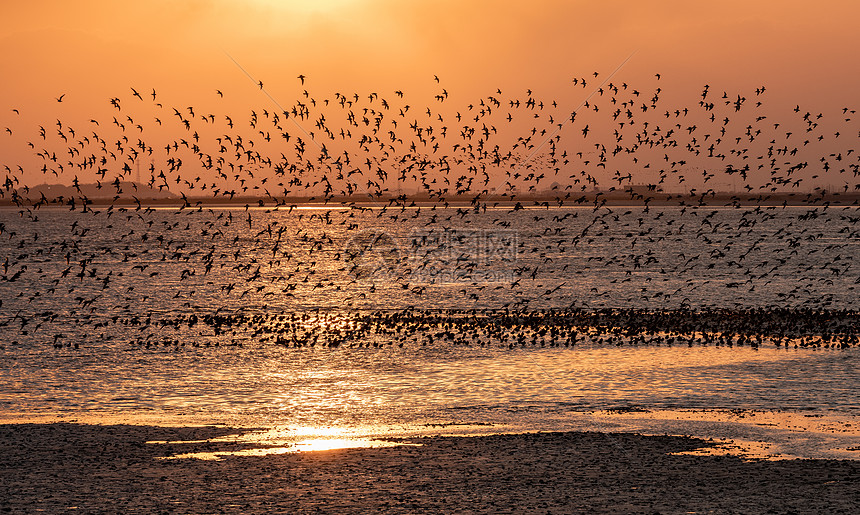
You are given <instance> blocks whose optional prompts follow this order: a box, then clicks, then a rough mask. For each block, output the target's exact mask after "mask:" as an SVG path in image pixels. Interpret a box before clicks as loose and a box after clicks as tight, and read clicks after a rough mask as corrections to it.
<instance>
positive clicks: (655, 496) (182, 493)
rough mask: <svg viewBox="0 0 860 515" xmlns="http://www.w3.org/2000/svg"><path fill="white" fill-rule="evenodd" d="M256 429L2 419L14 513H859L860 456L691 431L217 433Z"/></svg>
mask: <svg viewBox="0 0 860 515" xmlns="http://www.w3.org/2000/svg"><path fill="white" fill-rule="evenodd" d="M244 431H248V430H247V429H235V428H226V427H214V426H211V427H154V426H131V425H88V424H75V423H51V424H7V425H0V492H2V495H0V510H2V511H3V512H13V513H33V512H36V511H42V512H48V513H56V512H68V511H77V512H81V513H279V512H282V513H319V512H322V513H326V512H330V513H583V512H589V513H594V512H605V513H689V512H697V513H764V512H770V513H791V512H794V513H852V512H855V513H856V509H857V504H856V501H857V499H860V461H854V460H782V461H744V460H742V459H740V458H738V457H735V456H693V455H676V454H673V453H678V452H685V451H692V450H695V449H700V448H702V447H707V446H709V445H712V444H711V443H709V442H707V441H705V440H700V439H695V438H688V437H677V436H641V435H637V434H630V433H593V432H557V433H526V434H503V435H489V436H475V437H445V436H438V437H424V438H410V439H407V440H402V441H399V442H401V443H409V444H420V445H400V446H392V447H381V448H352V449H333V450H327V451H314V452H298V453H292V452H285V453H282V454H277V453H276V454H269V455H264V456H247V455H231V454H229V453H230V452H235V451H241V450H243V449H245V450H247V449H248V448H250V447H259V445H256V446H254V445H250V444H248V443H239V442H230V441H224V442H222V441H212V440H211V439H213V438H217V437H219V436H225V435H231V434H237V433H242V432H244ZM153 442H155V443H153ZM170 442H172V443H170ZM176 442H182V443H176ZM213 452H219V453H225V454H221V455H220V459H217V460H201V459H194V458H180V459H161V458H166V457H171V456H177V455H184V454H189V453H213Z"/></svg>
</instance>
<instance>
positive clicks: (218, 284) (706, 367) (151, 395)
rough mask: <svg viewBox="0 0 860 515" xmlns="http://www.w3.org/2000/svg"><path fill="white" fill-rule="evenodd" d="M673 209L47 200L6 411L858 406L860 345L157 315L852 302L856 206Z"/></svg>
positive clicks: (338, 419)
mask: <svg viewBox="0 0 860 515" xmlns="http://www.w3.org/2000/svg"><path fill="white" fill-rule="evenodd" d="M665 211H666V212H665V214H664V215H661V216H660V217H656V216H655V214H654V213H649V214H648V216H643V211H642V208H612V210H610V214H606V213H605V212H597V211H595V210H593V209H549V210H544V209H540V210H538V209H535V210H525V211H524V212H525V213H526V215H523V212H519V213H512V212H511V211H510V210H509V209H496V210H492V209H491V210H487V211H486V212H484V213H481V214H473V215H471V216H469V217H458V215H457V211H456V210H454V209H450V210H443V209H439V210H433V211H431V210H430V209H424V210H417V209H411V210H402V211H401V210H393V211H391V212H387V213H385V214H383V215H382V216H380V215H379V213H378V212H377V213H368V212H363V211H362V212H358V213H356V212H352V211H347V210H343V211H337V210H334V211H331V212H329V211H327V210H313V209H302V210H293V211H292V212H286V211H285V210H284V211H278V212H267V211H264V210H251V212H252V222H251V223H250V224H249V223H248V222H246V221H244V220H245V218H247V216H248V215H247V214H246V212H245V211H244V210H242V209H224V210H215V211H211V212H210V211H201V212H193V213H192V212H188V211H187V210H186V211H182V212H177V211H176V210H155V211H149V212H145V213H136V212H133V211H128V212H126V213H114V214H113V216H111V217H107V215H106V214H105V213H97V214H91V213H88V214H81V213H68V212H64V211H60V210H43V211H42V212H39V213H38V219H37V220H36V221H33V220H28V219H26V217H21V216H19V215H18V213H16V212H15V211H12V210H6V211H3V212H2V217H3V224H4V233H3V235H2V236H0V240H2V245H3V246H2V251H3V253H4V255H5V256H4V257H8V258H9V259H8V262H9V264H10V265H9V269H8V270H7V272H6V276H5V277H7V279H8V278H10V277H11V276H12V275H13V274H15V273H16V272H18V271H20V272H21V273H20V274H18V277H16V278H15V280H14V281H10V280H6V281H3V282H0V299H2V302H3V303H2V308H0V319H2V326H0V337H2V348H0V356H1V357H2V363H0V380H2V386H3V387H2V389H0V412H2V416H3V418H4V419H20V418H26V417H38V416H64V417H68V418H73V417H96V418H97V417H98V416H102V417H112V418H113V419H117V418H119V419H123V417H126V418H127V419H128V420H136V419H137V420H142V419H146V418H150V419H158V420H162V421H170V420H175V421H185V422H187V421H197V422H199V423H225V424H241V425H246V426H258V427H270V426H273V425H284V426H291V427H309V426H310V427H328V426H339V427H360V426H366V425H377V426H382V425H388V426H392V425H416V424H428V423H431V424H441V423H480V424H499V425H506V426H510V427H514V428H517V427H519V428H529V429H554V428H561V427H565V424H566V423H567V422H566V421H567V420H568V418H569V417H570V416H572V414H575V413H580V412H583V411H588V410H605V409H613V408H629V407H632V406H641V407H646V408H649V409H752V410H795V411H811V412H826V413H837V414H840V413H841V414H845V415H846V416H848V415H858V414H860V404H858V399H860V395H858V394H860V388H858V386H857V384H858V382H857V380H856V378H857V377H858V366H857V364H858V358H860V356H859V355H858V348H856V347H852V348H847V349H840V350H836V349H835V348H833V349H829V348H799V349H795V348H786V347H776V346H773V345H768V344H764V345H762V346H760V347H758V348H752V347H749V346H743V347H737V346H735V347H731V348H729V347H725V346H714V345H701V344H699V343H696V344H695V345H692V346H688V345H686V344H684V345H674V346H665V345H661V346H657V345H650V346H649V345H645V346H638V345H631V344H630V342H629V341H627V342H626V344H624V345H620V346H619V345H610V344H605V343H599V342H597V341H596V340H594V341H592V340H585V341H582V342H580V344H579V345H577V346H575V347H570V348H568V347H552V348H550V347H546V348H543V347H537V346H531V347H529V346H527V347H518V348H514V349H510V348H509V347H508V346H506V345H497V344H496V343H497V342H492V343H493V345H492V346H486V347H483V346H476V345H469V346H467V345H451V344H449V343H447V342H446V343H442V342H441V341H440V342H438V343H437V344H434V345H429V346H428V345H419V344H418V343H417V342H416V341H412V340H408V341H397V339H396V336H391V335H376V336H371V337H369V339H368V338H366V339H365V341H366V342H367V341H372V342H374V343H375V342H380V343H384V344H385V346H384V347H381V348H376V347H374V346H369V347H363V348H350V347H349V345H347V343H348V342H349V338H350V333H349V329H348V328H345V329H344V332H343V333H342V334H343V338H344V345H342V346H341V347H339V348H321V347H315V348H308V347H304V348H301V349H295V348H287V347H285V346H279V345H273V344H272V343H273V342H271V341H266V340H264V339H262V338H260V337H259V336H255V335H254V333H253V332H252V331H246V332H243V333H242V334H240V335H237V334H231V335H225V334H218V333H217V332H215V333H213V332H212V328H211V327H210V326H205V325H203V324H200V325H194V326H189V327H184V328H182V329H181V330H179V329H175V328H171V327H169V326H164V325H158V323H157V322H158V321H159V320H166V319H170V318H171V317H175V316H179V315H182V316H188V315H190V314H199V316H203V315H206V314H213V313H244V314H248V315H249V316H253V315H254V314H265V315H271V314H278V313H291V314H294V313H298V314H302V313H305V314H307V313H316V310H317V309H320V308H322V309H324V310H326V312H327V313H335V314H336V313H344V314H352V313H368V312H371V311H373V310H383V311H386V312H390V311H392V310H400V309H404V308H407V307H409V306H415V307H418V308H422V309H454V308H456V309H479V310H481V309H487V308H503V307H508V308H518V309H537V308H547V307H553V308H567V307H572V306H575V307H578V308H585V309H597V308H601V307H607V306H608V307H636V308H643V309H676V308H679V307H689V308H692V309H696V308H701V307H723V308H732V309H734V308H746V307H784V306H789V307H811V308H826V309H848V310H853V309H857V307H858V305H857V299H858V296H857V293H856V290H855V288H856V286H855V285H856V284H857V282H858V280H860V269H858V267H857V266H856V265H857V263H856V261H857V259H858V256H860V253H858V252H856V250H855V249H856V245H857V243H858V237H857V234H856V233H855V232H854V231H855V229H854V227H853V224H854V222H853V221H852V219H851V217H853V215H854V211H845V210H843V209H842V208H838V209H836V208H833V209H831V210H830V211H820V210H819V211H820V212H818V213H817V214H816V215H815V216H809V209H807V208H786V209H782V208H780V209H779V210H776V211H767V212H765V213H764V214H761V213H751V212H749V211H746V212H745V211H744V210H737V209H705V208H702V209H699V210H680V209H678V208H666V209H665ZM849 215H850V216H849ZM447 217H452V219H451V220H450V221H447V222H446V224H445V227H447V228H448V229H447V233H446V232H445V231H446V230H443V229H442V228H441V227H440V228H439V229H438V231H440V232H437V233H433V231H435V230H437V229H435V225H434V224H435V223H436V222H435V221H434V220H438V219H439V218H447ZM392 218H396V220H393V219H392ZM705 219H706V220H707V221H706V222H704V221H703V220H705ZM458 220H459V221H458ZM562 220H563V221H562ZM667 220H671V223H667ZM500 221H502V222H505V223H504V224H503V225H502V226H501V227H502V229H500V225H499V223H500ZM276 222H277V223H276ZM248 225H251V226H252V229H251V232H253V233H254V234H256V236H253V237H249V236H248ZM350 226H352V228H350ZM452 227H453V228H455V229H456V230H457V231H459V236H457V235H456V234H455V235H453V236H452V233H451V230H450V229H451V228H452ZM81 228H86V231H85V232H84V233H83V234H81V230H82V229H81ZM280 228H286V229H285V230H283V231H282V232H281V233H280V235H278V230H279V229H280ZM363 230H366V231H375V232H372V233H371V234H373V235H375V237H378V235H380V234H383V235H384V236H385V238H384V239H382V240H374V241H379V242H381V243H380V245H378V246H377V247H376V248H374V249H372V250H373V251H374V252H375V253H372V254H371V255H370V256H369V257H368V258H367V259H365V261H363V262H356V261H355V260H354V259H352V260H350V259H348V258H347V256H348V255H350V252H349V250H350V249H351V248H352V249H353V250H354V249H355V248H358V247H356V245H358V246H359V247H361V245H364V244H366V241H364V243H362V240H357V239H356V234H359V233H361V231H363ZM257 231H259V233H257ZM270 231H271V232H270ZM34 232H36V233H38V237H37V238H35V239H34V238H33V234H32V233H34ZM70 234H73V235H74V237H72V236H70ZM440 234H443V235H444V236H440ZM416 238H417V239H416ZM458 238H459V239H458ZM73 240H74V241H75V243H74V244H73V243H71V242H72V241H73ZM34 241H35V242H37V243H34ZM487 245H490V246H493V245H495V247H493V248H494V249H495V250H492V249H491V250H487V248H488V247H487ZM440 249H441V250H440ZM512 249H513V250H512ZM365 257H367V256H365ZM0 259H2V258H0ZM82 261H85V264H84V265H83V266H82V265H81V262H82ZM428 270H434V271H435V272H434V273H433V274H431V273H429V272H428ZM446 273H447V275H445V274H446ZM434 274H435V275H434ZM443 279H444V280H443ZM312 320H317V319H312ZM308 323H309V324H311V325H312V324H313V323H318V322H308ZM309 330H314V328H312V327H311V328H310V329H309ZM488 343H490V342H488ZM399 344H403V346H402V347H400V346H399ZM73 345H76V346H77V348H75V346H73Z"/></svg>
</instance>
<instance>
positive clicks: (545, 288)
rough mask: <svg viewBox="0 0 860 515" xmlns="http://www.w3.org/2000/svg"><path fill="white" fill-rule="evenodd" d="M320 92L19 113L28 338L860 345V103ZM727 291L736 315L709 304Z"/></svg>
mask: <svg viewBox="0 0 860 515" xmlns="http://www.w3.org/2000/svg"><path fill="white" fill-rule="evenodd" d="M298 80H299V85H300V86H301V88H300V89H302V90H303V91H302V93H301V94H300V96H299V98H298V99H297V100H295V102H293V103H292V104H291V105H289V106H287V107H283V106H281V105H279V104H278V103H277V102H276V101H274V100H273V102H272V105H271V106H269V107H266V108H255V109H251V110H250V111H249V112H247V113H243V114H240V115H236V114H224V113H220V114H215V113H213V112H209V111H210V110H209V109H205V108H203V107H196V106H179V105H176V106H170V105H165V104H164V103H162V99H161V98H160V97H159V95H158V93H157V92H156V90H154V89H152V90H151V91H143V90H138V89H135V88H130V91H129V92H128V93H127V94H125V95H121V96H116V97H113V98H110V99H109V106H110V107H109V108H108V109H109V114H108V115H107V116H106V117H104V118H99V117H94V118H91V119H90V120H88V121H86V122H84V126H79V125H77V122H75V124H73V123H71V122H68V121H63V120H59V119H58V120H56V121H55V122H51V123H42V124H37V126H36V127H34V128H33V131H32V133H30V132H28V129H27V128H26V127H25V128H22V127H19V126H18V125H16V120H17V119H18V117H20V116H21V112H20V110H18V109H17V108H13V109H10V112H9V113H7V115H5V116H4V117H3V120H8V125H7V126H6V128H5V130H6V135H5V137H6V138H8V139H7V141H8V142H14V141H18V139H19V138H22V137H23V138H24V139H25V140H26V143H25V145H26V147H25V148H24V151H25V152H24V153H23V154H20V155H25V157H23V158H21V162H19V163H5V164H3V167H4V171H5V178H4V182H3V186H2V188H0V201H2V202H5V203H6V204H7V205H8V206H9V207H8V208H3V209H4V211H3V213H2V221H0V241H2V249H3V253H4V255H3V256H0V259H2V260H3V264H2V270H0V272H2V277H0V292H3V293H4V294H3V295H2V296H0V299H2V301H0V302H2V303H0V329H2V330H3V331H5V332H6V333H7V335H6V338H5V339H6V341H8V342H13V343H14V344H19V343H20V342H25V341H42V342H44V341H47V342H49V343H53V345H54V346H55V347H67V346H75V347H77V346H78V345H79V344H80V343H82V342H84V341H85V340H86V339H87V338H92V337H95V336H93V335H96V334H98V333H101V335H99V337H101V336H103V335H105V334H107V335H113V336H116V335H125V337H128V336H127V335H128V333H129V328H135V331H136V332H137V333H138V334H137V335H136V336H134V337H133V338H130V340H131V341H132V342H133V343H134V344H135V345H143V346H147V347H150V346H159V345H164V346H172V347H173V346H175V347H178V346H184V345H185V342H186V340H187V341H188V342H189V344H190V345H195V346H196V345H200V344H201V343H202V344H210V345H211V344H215V345H222V344H233V345H240V344H242V342H245V341H257V342H263V343H266V342H269V343H273V344H280V345H286V346H290V347H306V346H314V345H317V344H319V345H320V346H328V347H337V346H341V345H343V346H348V345H351V346H355V345H358V346H361V345H365V346H367V345H373V346H376V347H379V346H384V345H398V346H403V344H404V343H408V342H413V343H415V344H421V345H426V344H428V343H434V342H440V341H443V342H452V343H455V344H461V343H462V344H466V345H471V344H475V345H482V346H483V345H484V344H487V345H489V344H490V343H491V342H492V344H498V345H501V346H503V347H508V348H514V347H515V346H524V345H529V344H530V345H540V346H545V345H549V346H556V345H575V344H576V342H577V341H578V338H580V340H579V341H581V339H583V338H589V339H593V340H594V341H600V342H607V343H617V342H629V343H637V342H646V343H661V342H669V343H671V342H674V341H692V339H693V338H694V336H693V335H695V339H696V341H700V342H705V343H706V342H709V341H713V342H716V343H718V344H720V343H725V344H745V343H749V344H750V345H758V344H760V343H761V342H762V338H763V337H764V338H766V339H768V340H769V341H774V342H776V343H777V344H778V345H782V344H784V345H789V343H791V344H794V345H826V346H831V345H833V346H840V347H842V346H846V345H852V344H855V343H856V342H857V338H856V334H855V332H854V329H853V327H854V326H855V325H856V324H855V322H856V319H857V316H856V313H855V311H854V308H855V306H854V304H853V303H852V299H853V298H855V297H856V295H855V294H854V292H853V291H854V286H853V285H854V284H857V283H860V275H858V274H860V272H858V270H857V269H856V267H854V266H853V265H854V259H855V256H856V252H854V250H853V248H854V247H853V246H854V245H855V244H856V242H857V241H858V236H860V232H858V230H857V228H856V225H857V222H858V221H860V214H858V213H857V200H858V199H860V183H857V182H855V178H856V176H857V175H858V173H860V155H858V154H857V153H856V152H855V151H854V149H853V148H851V140H850V138H851V137H852V136H851V135H852V134H858V136H857V137H860V133H858V129H857V128H856V127H855V126H854V119H853V117H854V115H855V112H854V111H853V110H851V109H849V108H844V109H841V110H840V111H839V112H838V113H836V114H829V115H825V114H823V113H813V112H809V111H807V110H805V109H802V108H801V107H800V105H796V106H795V107H794V108H793V109H788V110H786V111H787V112H782V113H780V112H778V111H776V113H777V115H776V116H780V118H776V117H775V115H774V112H775V111H774V110H773V109H771V108H769V107H768V106H767V105H766V104H765V98H766V88H765V87H759V88H757V89H755V90H754V91H753V92H751V93H750V94H749V95H748V96H749V98H747V95H744V94H737V93H733V94H729V93H728V92H722V93H715V92H713V91H712V90H711V88H710V86H707V85H706V86H704V87H703V88H702V90H701V92H700V93H699V95H698V100H697V102H696V103H695V104H694V105H687V106H677V107H672V108H667V107H664V104H665V101H663V100H662V96H663V95H664V92H663V90H662V87H661V86H660V84H661V77H660V75H656V76H655V80H654V81H651V84H650V86H649V89H648V90H645V89H637V88H635V87H633V86H632V85H628V84H627V83H625V82H618V81H612V80H611V78H610V79H603V78H601V77H600V75H599V74H598V73H594V74H591V75H588V76H586V77H577V78H574V79H572V80H571V84H572V86H573V88H574V90H573V93H571V95H570V96H571V97H576V98H577V99H580V98H581V97H583V96H585V99H584V100H581V104H579V105H578V106H574V107H575V108H571V106H570V105H567V104H570V100H568V99H566V100H565V101H559V100H542V99H541V98H539V97H538V95H537V94H536V93H535V92H533V91H531V90H527V91H525V92H523V93H524V94H519V95H507V94H505V93H503V92H502V90H501V89H496V90H495V91H493V92H492V93H491V94H488V95H486V96H483V97H481V98H478V99H476V100H475V101H473V102H471V103H464V104H457V103H455V101H454V100H453V98H454V95H449V92H448V90H447V88H446V87H444V85H443V84H442V81H441V80H440V79H439V78H438V77H434V79H433V87H434V88H435V93H434V94H432V95H431V97H430V98H429V102H428V105H425V106H422V107H417V106H416V105H415V104H411V103H410V101H409V100H408V98H407V95H405V94H404V93H403V92H402V91H395V92H393V93H392V95H391V96H382V95H380V94H377V93H368V94H364V95H362V94H358V93H349V94H344V93H334V94H333V95H331V96H329V97H326V98H317V97H315V96H313V95H311V93H310V92H309V91H308V90H306V89H304V86H305V81H306V77H305V76H303V75H300V76H298ZM257 86H258V87H259V89H260V90H263V84H262V82H259V83H258V84H257ZM224 98H225V94H224V93H223V92H222V91H221V90H216V91H215V92H214V93H213V101H214V102H215V103H216V104H217V102H221V101H224ZM271 98H272V97H270V99H271ZM55 100H56V102H58V103H63V104H68V103H69V102H70V101H71V98H69V97H66V95H65V94H64V95H60V96H58V97H56V98H55ZM785 116H787V117H788V118H787V119H785V118H782V117H785ZM21 125H24V124H23V123H22V124H21ZM22 132H23V133H24V136H21V133H22ZM4 148H8V145H7V144H4ZM18 150H20V149H18ZM18 155H19V153H18V152H7V153H6V154H5V155H4V156H3V157H4V158H9V157H10V156H18ZM37 183H45V184H47V183H64V184H65V185H66V186H54V187H47V186H45V185H44V184H43V185H41V186H36V184H37ZM834 183H837V184H841V183H844V185H842V186H841V187H839V188H836V189H834V188H833V187H832V186H830V185H832V184H834ZM822 185H826V186H822ZM789 204H790V205H792V206H801V207H802V209H798V208H796V207H795V208H789ZM308 205H314V206H316V207H315V209H306V207H307V206H308ZM631 206H632V207H631ZM162 208H169V209H162ZM694 224H696V225H694ZM398 231H400V232H398ZM405 232H409V234H408V236H407V237H404V236H403V234H404V233H405ZM488 246H489V247H493V246H501V247H499V248H495V247H494V248H493V249H492V251H488V250H487V248H488ZM502 247H503V248H502ZM478 254H480V255H478ZM487 267H488V268H490V269H491V271H494V272H498V271H502V272H505V273H504V274H502V275H503V276H504V277H503V280H499V278H498V277H497V276H493V277H494V279H493V280H482V279H481V277H486V276H482V275H481V271H482V268H487ZM589 270H591V272H592V273H591V275H590V276H589V273H588V271H589ZM583 271H585V272H586V274H585V276H587V277H590V279H589V280H596V279H595V278H596V277H598V276H601V277H604V278H605V281H603V282H600V281H599V280H598V281H597V282H594V283H593V286H590V287H587V286H582V285H581V284H580V285H578V284H574V282H575V281H577V279H578V278H577V275H576V274H580V275H582V272H583ZM787 276H791V279H790V280H789V279H788V278H787ZM440 278H444V280H442V279H440ZM780 284H781V285H783V286H778V285H780ZM785 285H787V286H785ZM786 288H788V289H786ZM715 289H723V291H730V292H731V293H730V294H728V298H734V299H735V300H736V302H735V304H734V305H732V306H721V307H720V306H718V307H720V308H731V309H730V310H728V311H724V310H721V309H716V308H714V307H713V306H704V305H696V304H697V303H696V302H695V301H692V300H691V299H692V298H694V297H695V295H696V294H697V293H696V292H697V291H698V292H699V293H698V294H699V295H700V296H701V297H703V298H708V297H710V296H711V295H710V293H709V292H713V291H716V290H715ZM763 290H764V291H765V292H770V293H765V294H764V297H757V296H758V295H762V291H763ZM768 295H770V297H768ZM745 297H746V298H748V299H750V300H748V301H745V300H744V298H745ZM761 298H763V299H765V300H768V299H770V300H771V301H774V302H771V303H769V305H767V306H766V308H767V309H765V310H764V311H762V306H761V305H758V304H760V302H762V301H761V300H760V299H761ZM284 299H286V300H284ZM392 299H396V302H394V303H393V304H392V303H391V302H390V301H391V300H392ZM846 299H847V300H846ZM279 302H286V303H285V304H279ZM777 302H778V303H777ZM637 303H638V304H639V305H641V306H643V307H642V308H641V309H638V308H637V309H634V308H633V307H632V306H633V305H634V304H637ZM389 305H393V306H397V309H393V310H380V309H379V308H381V307H386V306H389ZM249 306H250V308H249ZM415 306H418V307H420V308H421V309H416V308H415ZM321 307H326V308H329V311H331V313H328V312H327V311H321V310H320V309H319V308H321ZM431 307H433V309H431ZM437 308H438V309H437ZM691 308H699V309H693V311H692V312H691V311H690V309H691ZM249 309H250V311H249ZM222 310H223V311H224V313H222ZM667 310H670V311H671V312H672V315H671V316H663V313H665V312H666V311H667ZM207 311H208V312H207ZM763 318H768V320H769V322H768V324H764V323H763V322H762V319H763ZM720 320H722V322H717V321H720ZM799 321H801V322H802V323H800V322H799ZM658 322H659V323H658ZM756 324H758V326H757V325H756ZM14 332H17V333H18V334H13V333H14Z"/></svg>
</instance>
